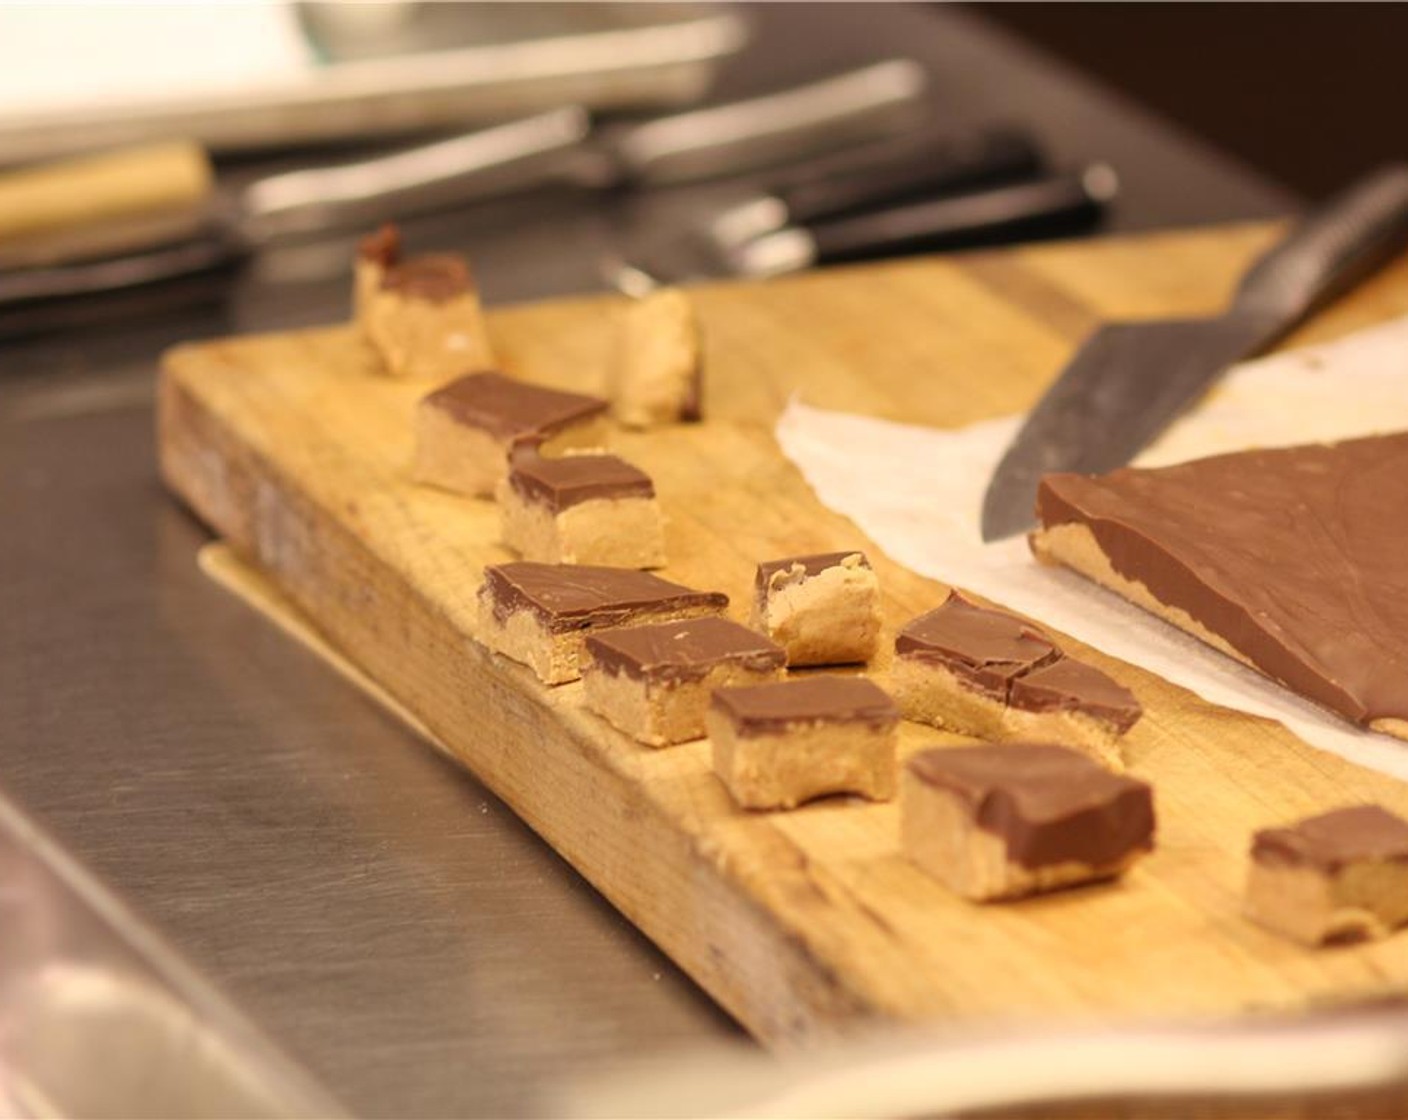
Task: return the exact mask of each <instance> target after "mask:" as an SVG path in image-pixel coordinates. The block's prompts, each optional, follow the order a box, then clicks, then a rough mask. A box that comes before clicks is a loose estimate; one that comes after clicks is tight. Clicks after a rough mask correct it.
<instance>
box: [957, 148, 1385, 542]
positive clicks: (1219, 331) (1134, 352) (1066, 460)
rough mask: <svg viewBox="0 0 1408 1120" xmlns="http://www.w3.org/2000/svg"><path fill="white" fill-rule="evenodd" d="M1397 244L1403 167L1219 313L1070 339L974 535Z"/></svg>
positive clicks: (1326, 221)
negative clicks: (1068, 351)
mask: <svg viewBox="0 0 1408 1120" xmlns="http://www.w3.org/2000/svg"><path fill="white" fill-rule="evenodd" d="M1405 245H1408V165H1405V164H1396V165H1389V166H1387V167H1384V168H1381V169H1379V170H1378V171H1376V172H1374V173H1373V174H1371V175H1368V176H1366V177H1365V178H1364V179H1361V180H1360V181H1358V182H1357V183H1355V184H1354V185H1352V186H1351V187H1350V188H1349V189H1348V190H1346V191H1344V192H1343V193H1342V194H1340V195H1338V196H1336V197H1335V198H1333V199H1331V200H1330V202H1328V203H1327V204H1325V205H1324V206H1323V207H1321V208H1320V209H1319V210H1318V211H1316V212H1315V213H1314V214H1312V215H1311V216H1310V217H1309V218H1307V219H1306V220H1305V221H1304V222H1302V223H1301V224H1300V225H1299V226H1298V227H1296V229H1294V230H1293V231H1292V232H1291V233H1290V234H1289V235H1288V236H1287V237H1286V238H1284V239H1283V240H1282V241H1280V242H1279V243H1278V244H1276V245H1274V246H1272V248H1271V249H1270V250H1269V251H1268V252H1266V253H1265V254H1263V255H1262V256H1261V257H1260V258H1259V259H1258V260H1257V261H1255V262H1254V263H1253V264H1252V266H1251V268H1249V269H1248V270H1247V272H1246V273H1245V274H1244V275H1243V277H1242V281H1241V283H1240V284H1239V285H1238V287H1237V292H1236V294H1235V296H1234V297H1233V300H1232V305H1231V307H1230V308H1229V310H1228V311H1227V313H1226V314H1224V315H1222V316H1221V317H1211V318H1208V319H1182V320H1153V321H1150V322H1144V323H1125V324H1118V325H1114V326H1108V327H1104V328H1102V329H1101V330H1099V331H1098V332H1096V334H1095V335H1094V336H1093V337H1092V338H1091V339H1090V340H1089V341H1087V342H1086V343H1085V345H1084V346H1082V347H1081V349H1080V351H1079V352H1078V353H1077V354H1076V356H1075V358H1074V360H1072V361H1071V362H1070V364H1069V365H1067V367H1066V369H1065V371H1064V372H1063V373H1062V374H1061V376H1060V377H1059V378H1058V379H1057V381H1056V382H1055V384H1054V385H1052V387H1051V388H1050V389H1049V390H1048V391H1047V394H1046V396H1044V397H1043V398H1042V400H1041V401H1040V403H1039V404H1038V405H1037V407H1036V409H1035V410H1034V411H1033V412H1032V414H1031V415H1030V416H1029V417H1028V418H1027V420H1026V423H1025V424H1023V426H1022V429H1021V431H1020V432H1019V433H1018V434H1017V438H1016V439H1015V440H1014V441H1013V444H1012V446H1011V447H1010V448H1009V449H1008V451H1007V453H1006V455H1004V456H1003V458H1002V461H1001V462H1000V463H999V464H998V466H997V470H996V471H995V472H994V473H993V477H992V481H991V482H990V483H989V484H988V491H987V494H986V496H985V497H984V500H983V511H982V526H981V527H982V534H983V539H984V540H985V541H992V540H997V539H999V538H1001V537H1006V536H1011V535H1012V534H1013V533H1019V532H1021V531H1022V530H1024V529H1029V528H1031V527H1032V525H1033V524H1034V523H1035V509H1034V506H1035V503H1036V493H1037V486H1038V484H1039V482H1040V480H1041V476H1042V475H1043V474H1047V473H1050V472H1052V471H1084V472H1101V471H1107V470H1111V469H1113V468H1115V467H1119V466H1123V465H1124V464H1125V463H1127V462H1129V460H1130V459H1131V458H1133V457H1134V455H1135V453H1136V452H1138V451H1139V450H1140V449H1141V448H1143V447H1144V446H1145V445H1146V444H1148V443H1149V441H1150V440H1152V439H1153V438H1154V437H1155V436H1157V435H1158V434H1159V433H1160V432H1162V431H1163V430H1164V428H1166V427H1167V426H1168V425H1169V423H1170V422H1172V421H1173V419H1174V418H1175V417H1177V416H1178V415H1179V413H1181V412H1182V411H1183V410H1184V409H1185V408H1187V407H1188V406H1189V405H1190V404H1192V403H1193V402H1194V401H1196V400H1197V399H1198V397H1199V396H1200V395H1201V394H1202V392H1203V390H1204V389H1206V388H1207V387H1208V385H1210V384H1211V383H1212V382H1213V381H1214V380H1216V379H1217V378H1218V377H1219V376H1220V375H1221V374H1222V373H1223V371H1224V370H1226V369H1227V367H1228V366H1229V365H1231V364H1232V363H1233V362H1236V361H1238V360H1239V359H1242V358H1247V357H1251V356H1252V355H1254V354H1257V353H1259V352H1260V351H1262V350H1264V349H1265V348H1266V347H1268V346H1269V345H1271V343H1273V342H1275V341H1276V340H1277V339H1278V338H1279V337H1280V336H1281V335H1283V334H1284V333H1285V332H1286V331H1287V330H1289V329H1290V328H1291V327H1293V326H1294V325H1295V324H1296V323H1298V322H1300V321H1301V320H1302V319H1303V318H1305V316H1306V315H1308V314H1309V313H1310V312H1311V311H1313V310H1315V309H1316V308H1318V307H1320V306H1321V305H1323V304H1324V303H1325V302H1326V301H1327V300H1329V299H1330V298H1331V297H1333V296H1335V295H1338V294H1339V293H1341V292H1343V291H1345V290H1346V289H1347V288H1349V287H1350V286H1351V285H1353V284H1355V283H1358V282H1359V281H1360V280H1362V279H1364V277H1365V276H1367V275H1368V274H1369V273H1370V272H1372V271H1374V270H1375V269H1377V268H1378V267H1379V266H1381V265H1383V264H1384V263H1385V262H1386V261H1387V260H1389V259H1390V258H1391V257H1393V256H1394V255H1395V254H1397V253H1398V252H1399V251H1400V250H1402V249H1403V247H1404V246H1405Z"/></svg>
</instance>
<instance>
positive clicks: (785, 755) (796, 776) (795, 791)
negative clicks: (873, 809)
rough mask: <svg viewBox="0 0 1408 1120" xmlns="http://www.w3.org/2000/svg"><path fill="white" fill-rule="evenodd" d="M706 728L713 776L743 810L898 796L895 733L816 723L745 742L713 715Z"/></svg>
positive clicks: (711, 714) (745, 738)
mask: <svg viewBox="0 0 1408 1120" xmlns="http://www.w3.org/2000/svg"><path fill="white" fill-rule="evenodd" d="M704 722H705V727H706V730H707V731H708V733H709V739H710V741H711V743H712V745H713V755H714V773H716V774H717V775H718V776H719V778H720V779H721V780H722V781H723V783H724V785H725V786H726V787H727V788H728V791H729V793H730V794H732V795H733V799H734V801H736V802H737V803H738V804H739V805H740V806H741V807H742V808H744V809H792V808H795V807H796V806H798V805H800V804H802V803H803V802H804V801H810V800H812V798H815V797H824V796H826V795H827V794H833V793H854V794H859V795H860V796H861V797H866V798H869V799H870V800H871V801H888V800H890V798H892V797H894V795H895V751H896V741H897V738H898V734H897V730H896V729H895V728H887V729H885V730H876V729H874V728H870V727H866V726H864V725H858V724H852V723H817V724H811V725H807V726H802V727H798V728H796V729H794V730H788V731H780V732H776V733H773V734H765V735H750V736H746V737H742V736H739V735H737V734H735V733H734V729H733V724H732V723H730V722H729V720H728V719H727V717H725V716H723V715H722V714H720V713H719V712H717V711H714V710H713V709H710V710H709V711H708V713H707V714H706V716H705V720H704Z"/></svg>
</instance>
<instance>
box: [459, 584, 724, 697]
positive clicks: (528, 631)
mask: <svg viewBox="0 0 1408 1120" xmlns="http://www.w3.org/2000/svg"><path fill="white" fill-rule="evenodd" d="M727 607H728V596H727V595H725V594H723V593H722V592H719V591H696V590H694V589H693V588H690V587H684V586H682V585H681V584H678V583H671V582H670V581H669V580H664V579H661V578H659V577H658V576H653V575H650V574H649V573H647V572H636V571H631V570H629V569H626V568H603V567H596V566H593V565H587V564H536V563H532V562H529V561H516V562H514V563H510V564H494V565H491V566H489V567H487V568H485V569H484V585H483V586H482V587H481V588H480V589H479V638H480V640H481V641H483V643H484V644H485V645H487V646H488V647H489V648H490V649H492V650H495V651H496V652H498V653H502V654H503V655H504V656H505V657H510V658H512V659H513V660H515V661H521V662H523V663H524V664H525V665H528V666H531V667H532V669H533V671H534V672H535V673H537V674H538V676H539V678H541V679H542V680H543V681H545V682H546V683H547V684H562V683H564V682H566V681H572V680H576V679H577V678H578V677H579V676H580V675H581V672H580V668H579V667H580V663H581V656H582V642H583V639H584V638H585V637H586V635H587V633H588V632H589V631H592V630H604V629H607V628H609V627H613V626H636V625H641V624H644V623H652V622H672V621H675V620H678V619H684V618H700V617H703V616H705V615H719V614H722V613H723V612H724V610H725V609H726V608H727Z"/></svg>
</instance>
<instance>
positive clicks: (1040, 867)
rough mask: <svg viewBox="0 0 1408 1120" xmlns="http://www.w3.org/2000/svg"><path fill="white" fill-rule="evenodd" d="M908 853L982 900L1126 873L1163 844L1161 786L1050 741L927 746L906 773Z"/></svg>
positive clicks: (903, 818) (903, 804) (903, 812)
mask: <svg viewBox="0 0 1408 1120" xmlns="http://www.w3.org/2000/svg"><path fill="white" fill-rule="evenodd" d="M900 834H901V843H902V845H903V848H904V852H905V855H906V856H908V857H909V859H911V860H912V861H913V862H914V863H916V864H917V865H918V866H919V867H920V868H921V869H923V870H924V871H926V872H927V873H928V874H930V875H932V876H933V877H934V878H936V879H938V880H939V881H940V882H941V883H943V884H944V885H945V886H947V887H948V888H949V889H950V890H952V891H954V892H955V893H957V894H960V895H962V896H963V897H964V898H969V899H973V900H974V901H978V902H986V901H992V900H995V899H1004V898H1017V897H1021V896H1022V895H1029V894H1034V893H1037V892H1039V891H1048V890H1054V889H1056V888H1058V887H1066V886H1071V885H1073V884H1076V883H1085V882H1091V881H1094V880H1098V879H1109V878H1111V877H1113V876H1116V875H1119V874H1121V873H1122V872H1123V871H1125V869H1126V868H1128V867H1129V866H1130V865H1131V864H1132V863H1134V861H1135V860H1137V859H1138V858H1139V857H1141V856H1142V855H1144V854H1145V853H1146V852H1149V851H1151V850H1152V849H1153V846H1154V801H1153V791H1152V790H1151V789H1150V788H1149V786H1147V785H1146V784H1145V783H1143V782H1140V781H1136V780H1134V779H1133V778H1127V777H1124V776H1122V775H1118V774H1112V773H1110V772H1109V771H1108V770H1106V769H1104V768H1103V767H1101V766H1099V765H1097V764H1096V763H1094V762H1092V761H1091V760H1090V759H1088V758H1086V757H1085V756H1084V755H1082V754H1080V753H1078V752H1076V751H1072V750H1067V749H1066V748H1065V747H1059V746H1054V745H1047V744H1032V743H1022V744H1017V743H1013V744H1005V745H998V746H977V747H955V748H949V749H941V750H927V751H922V752H920V753H919V754H917V755H915V756H914V757H913V758H912V759H910V761H909V763H908V765H907V766H906V767H905V772H904V776H903V778H902V779H901V790H900Z"/></svg>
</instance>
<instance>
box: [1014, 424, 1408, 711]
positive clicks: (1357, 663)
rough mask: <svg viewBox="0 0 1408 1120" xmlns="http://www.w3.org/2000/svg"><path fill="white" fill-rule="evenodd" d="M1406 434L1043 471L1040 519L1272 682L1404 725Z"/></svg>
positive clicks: (1407, 698) (1407, 706) (1407, 697)
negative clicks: (1089, 545)
mask: <svg viewBox="0 0 1408 1120" xmlns="http://www.w3.org/2000/svg"><path fill="white" fill-rule="evenodd" d="M1405 510H1408V433H1400V434H1397V435H1391V436H1377V437H1373V438H1370V439H1360V440H1351V441H1348V442H1345V443H1339V444H1329V445H1320V444H1317V445H1314V446H1308V447H1295V448H1288V449H1281V450H1270V451H1247V452H1241V453H1239V454H1233V455H1220V456H1216V457H1214V458H1210V459H1202V460H1199V461H1197V462H1193V463H1184V464H1181V465H1179V466H1174V467H1165V468H1162V469H1159V470H1140V469H1132V468H1126V469H1124V470H1119V471H1115V472H1113V473H1112V474H1108V475H1104V476H1100V477H1095V478H1089V477H1084V476H1081V475H1071V474H1057V475H1048V476H1047V477H1046V478H1045V479H1043V480H1042V483H1041V487H1040V489H1039V491H1038V494H1037V514H1038V517H1039V519H1040V521H1041V523H1042V525H1043V526H1046V527H1048V528H1050V527H1052V526H1059V525H1065V524H1072V523H1074V524H1080V525H1084V526H1086V527H1087V528H1088V529H1089V530H1090V532H1091V533H1092V534H1093V535H1094V537H1095V540H1096V542H1097V543H1098V545H1099V546H1100V550H1101V551H1102V552H1103V553H1104V554H1105V555H1106V556H1107V557H1108V558H1109V561H1110V564H1111V566H1112V567H1113V568H1114V570H1115V572H1116V573H1117V574H1118V575H1120V576H1122V577H1124V578H1125V579H1127V580H1131V581H1134V582H1136V583H1140V584H1143V585H1144V586H1145V587H1147V588H1148V589H1149V592H1150V593H1151V594H1152V595H1153V596H1154V598H1156V599H1157V600H1158V601H1159V602H1161V603H1163V604H1165V605H1167V606H1170V607H1176V608H1178V609H1180V610H1183V611H1186V612H1187V613H1188V614H1189V615H1191V616H1192V618H1193V619H1194V621H1196V622H1197V623H1199V624H1200V625H1201V626H1203V627H1204V628H1206V629H1207V630H1209V631H1211V632H1212V633H1213V634H1216V635H1218V636H1219V637H1221V638H1223V639H1224V640H1225V641H1226V642H1227V643H1228V644H1229V645H1230V646H1231V647H1232V648H1233V649H1235V650H1237V651H1238V652H1239V653H1241V654H1242V655H1243V656H1245V657H1246V658H1247V659H1248V660H1249V661H1251V663H1252V664H1253V665H1255V666H1256V667H1257V668H1258V669H1260V670H1261V671H1262V672H1264V673H1266V674H1267V675H1268V676H1271V677H1274V678H1276V679H1277V680H1280V681H1282V682H1284V683H1285V684H1287V685H1289V686H1290V687H1292V688H1293V689H1295V690H1296V691H1297V692H1300V693H1302V694H1303V695H1305V696H1308V697H1310V698H1311V699H1312V700H1315V701H1317V702H1319V703H1321V704H1323V705H1325V706H1326V707H1327V708H1330V709H1332V710H1333V711H1336V712H1339V713H1340V714H1341V715H1343V716H1345V717H1346V718H1348V719H1351V720H1354V721H1355V722H1357V723H1361V724H1366V723H1370V722H1372V721H1373V720H1376V719H1381V718H1394V719H1408V565H1405V564H1404V562H1403V556H1404V554H1405V551H1408V518H1405V516H1404V515H1403V514H1404V511H1405Z"/></svg>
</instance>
